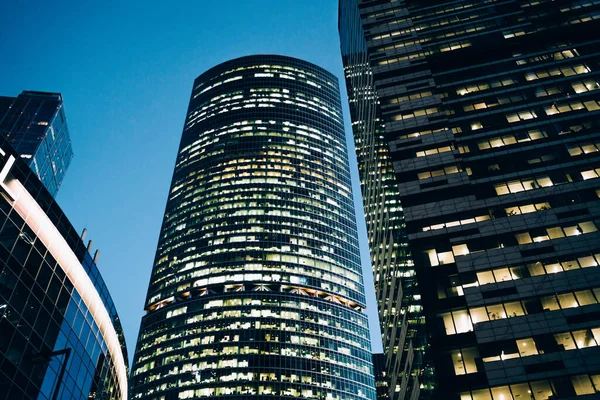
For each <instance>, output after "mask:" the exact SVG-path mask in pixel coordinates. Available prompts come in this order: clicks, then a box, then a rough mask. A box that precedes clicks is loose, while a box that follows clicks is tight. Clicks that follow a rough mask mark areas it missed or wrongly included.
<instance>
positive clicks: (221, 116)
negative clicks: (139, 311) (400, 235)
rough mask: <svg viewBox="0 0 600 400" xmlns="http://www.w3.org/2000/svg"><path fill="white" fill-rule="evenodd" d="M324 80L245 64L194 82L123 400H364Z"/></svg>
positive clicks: (270, 62)
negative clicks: (128, 389)
mask: <svg viewBox="0 0 600 400" xmlns="http://www.w3.org/2000/svg"><path fill="white" fill-rule="evenodd" d="M364 307H365V298H364V291H363V283H362V276H361V268H360V262H359V251H358V241H357V233H356V224H355V214H354V207H353V202H352V191H351V183H350V173H349V169H348V159H347V149H346V140H345V135H344V128H343V122H342V112H341V105H340V94H339V88H338V83H337V79H336V78H335V77H334V76H333V75H332V74H330V73H329V72H327V71H325V70H323V69H321V68H319V67H316V66H315V65H312V64H310V63H307V62H304V61H301V60H297V59H294V58H289V57H284V56H272V55H268V56H250V57H243V58H240V59H236V60H232V61H229V62H226V63H223V64H221V65H219V66H216V67H214V68H212V69H210V70H209V71H207V72H205V73H204V74H202V75H201V76H200V77H198V78H197V79H196V81H195V82H194V88H193V90H192V96H191V100H190V105H189V109H188V113H187V118H186V122H185V127H184V131H183V136H182V140H181V144H180V148H179V154H178V157H177V163H176V166H175V172H174V175H173V181H172V183H171V190H170V193H169V198H168V201H167V206H166V212H165V216H164V221H163V225H162V229H161V235H160V239H159V245H158V249H157V253H156V259H155V262H154V268H153V271H152V277H151V280H150V286H149V289H148V296H147V300H146V311H147V314H146V315H145V316H144V318H143V319H142V325H141V330H140V335H139V338H138V343H137V349H136V354H135V360H134V367H133V371H132V391H133V393H132V398H133V399H191V398H199V397H215V398H216V397H218V398H223V397H231V398H243V397H246V396H251V397H261V398H262V397H264V398H282V397H286V398H289V397H303V398H314V399H357V398H367V399H374V398H375V393H374V381H373V373H372V364H371V352H370V344H369V334H368V326H367V318H366V316H365V314H364V313H363V309H364Z"/></svg>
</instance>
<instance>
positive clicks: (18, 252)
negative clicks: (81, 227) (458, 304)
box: [0, 137, 128, 400]
mask: <svg viewBox="0 0 600 400" xmlns="http://www.w3.org/2000/svg"><path fill="white" fill-rule="evenodd" d="M0 194H1V195H0V226H1V229H0V398H3V399H11V400H30V399H31V400H34V399H35V400H54V399H77V400H79V399H103V400H113V399H117V400H126V399H127V366H128V364H127V351H126V348H125V339H124V337H123V332H122V330H121V323H120V321H119V317H118V315H117V311H116V309H115V306H114V304H113V302H112V299H111V297H110V295H109V294H108V290H107V288H106V285H105V284H104V281H103V279H102V277H101V276H100V273H99V271H98V268H97V267H96V260H95V259H94V258H92V256H91V255H90V253H89V252H88V249H87V248H86V246H85V245H84V244H83V241H82V239H81V238H80V237H79V235H78V234H77V232H75V230H74V228H73V227H72V226H71V224H70V223H69V221H68V219H67V218H66V216H65V215H64V214H63V212H62V211H61V209H60V208H59V206H58V205H57V203H56V202H55V201H54V199H53V198H52V196H51V195H50V194H49V193H48V191H46V190H44V189H43V185H42V182H40V180H39V179H38V177H37V176H36V175H35V173H34V172H33V171H32V170H31V169H30V168H29V166H28V165H27V164H26V162H25V161H24V160H22V159H21V158H20V157H19V154H18V153H17V152H15V151H14V150H13V149H12V147H11V145H10V144H9V143H8V141H7V140H5V139H4V137H0Z"/></svg>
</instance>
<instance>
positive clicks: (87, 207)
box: [0, 0, 381, 356]
mask: <svg viewBox="0 0 600 400" xmlns="http://www.w3.org/2000/svg"><path fill="white" fill-rule="evenodd" d="M1 3H3V4H2V5H0V60H1V62H0V95H5V96H16V95H18V94H19V93H20V92H21V91H22V90H40V91H53V92H61V93H62V94H63V98H64V101H65V110H66V115H67V119H68V124H69V129H70V133H71V139H72V143H73V152H74V153H75V156H74V158H73V161H72V163H71V166H70V168H69V170H68V172H67V175H66V178H65V180H64V182H63V186H62V188H61V189H60V191H59V194H58V202H59V204H60V205H61V207H62V209H63V210H64V211H65V213H66V214H67V216H68V217H69V219H70V220H71V222H72V223H73V225H74V226H75V227H76V228H77V229H78V230H80V231H81V230H82V229H83V228H84V227H86V228H88V231H89V232H88V236H87V238H88V239H92V240H93V242H94V249H96V248H99V249H100V253H101V254H100V259H99V265H98V267H99V268H100V271H101V272H102V274H103V276H104V279H105V280H106V283H107V285H108V287H109V289H110V291H111V294H112V297H113V299H114V301H115V303H116V306H117V310H118V312H119V315H120V317H121V320H122V322H123V327H124V330H125V334H126V338H127V345H128V348H129V353H130V356H131V355H133V352H134V348H135V342H136V339H137V334H138V329H139V324H140V319H141V317H142V313H143V304H144V300H145V296H146V290H147V287H148V281H149V279H150V271H151V269H152V263H153V260H154V253H155V250H156V244H157V241H158V234H159V230H160V225H161V222H162V216H163V212H164V208H165V203H166V199H167V192H168V190H169V184H170V181H171V174H172V171H173V166H174V164H175V157H176V155H177V149H178V145H179V139H180V136H181V131H182V127H183V123H184V118H185V113H186V110H187V105H188V100H189V95H190V92H191V89H192V83H193V81H194V79H195V78H196V77H197V76H198V75H200V74H201V73H202V72H204V71H205V70H207V69H208V68H210V67H212V66H214V65H216V64H218V63H221V62H223V61H226V60H228V59H231V58H236V57H240V56H244V55H249V54H258V53H274V54H285V55H289V56H293V57H298V58H301V59H304V60H307V61H310V62H312V63H315V64H317V65H320V66H322V67H324V68H326V69H328V70H329V71H331V72H333V73H335V74H336V75H337V76H338V78H339V79H340V84H341V89H342V104H343V105H344V113H345V116H344V117H345V122H346V131H347V133H348V134H349V133H350V117H349V115H348V107H347V101H346V94H345V86H344V82H343V71H342V61H341V57H340V51H339V37H338V33H337V0H303V1H292V0H270V1H267V0H243V1H242V0H229V1H218V2H217V1H209V0H196V1H179V2H174V1H110V0H109V1H102V2H88V1H71V0H62V1H56V2H54V1H44V0H13V1H3V2H1ZM350 146H351V148H350V160H351V168H352V174H353V181H354V192H355V197H356V200H357V202H356V205H357V217H358V222H359V224H358V226H359V234H360V239H361V254H362V258H363V268H364V270H365V287H366V290H367V299H368V306H369V308H370V310H369V317H370V324H371V332H372V333H371V336H372V338H373V349H374V350H375V351H381V340H380V338H379V333H378V331H379V329H378V328H377V324H378V323H377V315H376V311H375V302H374V297H373V279H372V275H371V271H370V265H369V257H368V249H367V242H366V235H365V228H364V218H363V213H362V203H361V202H360V189H359V187H358V181H357V170H356V166H355V157H354V147H353V146H352V143H350Z"/></svg>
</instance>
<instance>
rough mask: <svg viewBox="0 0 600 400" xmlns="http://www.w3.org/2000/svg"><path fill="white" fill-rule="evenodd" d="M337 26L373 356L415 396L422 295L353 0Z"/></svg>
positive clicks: (400, 390) (424, 380) (423, 377)
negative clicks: (376, 352) (375, 346)
mask: <svg viewBox="0 0 600 400" xmlns="http://www.w3.org/2000/svg"><path fill="white" fill-rule="evenodd" d="M339 32H340V39H341V50H342V58H343V62H344V75H345V77H346V85H347V88H348V99H349V101H350V115H351V118H352V130H353V133H354V143H355V148H356V157H357V161H358V169H359V176H360V183H361V190H362V195H363V205H364V214H365V219H366V225H367V235H368V239H369V248H370V252H371V265H372V269H373V278H374V283H375V294H376V296H377V306H378V311H379V322H380V327H381V338H382V343H383V350H384V353H383V355H381V356H378V360H379V363H380V364H382V365H383V366H382V368H383V369H384V371H385V373H384V374H383V375H382V379H386V380H388V385H387V388H388V390H389V391H390V393H389V396H390V398H395V397H397V398H401V399H403V398H405V397H406V396H409V398H411V396H419V393H420V391H421V390H422V389H424V393H423V395H425V394H427V393H428V392H430V391H431V389H432V387H433V370H432V368H431V366H430V363H428V362H427V361H426V360H425V350H426V348H427V333H426V329H425V319H424V315H423V313H422V307H421V295H420V293H419V290H418V282H417V279H416V275H415V265H414V262H413V259H412V255H411V253H410V249H409V247H408V238H407V235H406V225H405V222H404V211H403V209H402V204H401V202H400V193H399V191H398V186H397V183H396V178H395V175H394V168H393V166H392V159H391V156H390V154H389V151H388V148H387V145H386V143H385V140H384V137H383V134H384V132H385V124H384V121H383V118H382V116H381V109H380V108H379V106H378V105H379V103H378V94H377V92H376V90H375V86H374V83H373V70H372V68H371V65H370V63H369V55H368V46H367V41H366V39H365V35H364V30H363V26H362V22H361V14H360V10H359V7H358V0H353V1H341V2H340V5H339ZM382 358H383V360H381V359H382ZM378 390H382V389H381V386H380V387H378Z"/></svg>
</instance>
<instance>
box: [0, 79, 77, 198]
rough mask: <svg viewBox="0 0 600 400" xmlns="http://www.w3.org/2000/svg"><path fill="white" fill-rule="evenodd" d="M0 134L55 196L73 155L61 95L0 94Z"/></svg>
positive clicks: (34, 93) (38, 93) (35, 93)
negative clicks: (11, 95) (15, 95)
mask: <svg viewBox="0 0 600 400" xmlns="http://www.w3.org/2000/svg"><path fill="white" fill-rule="evenodd" d="M0 133H1V134H2V135H4V137H6V139H7V140H8V142H9V143H10V144H11V145H12V147H13V148H14V149H15V150H16V151H17V153H19V155H20V157H21V158H22V159H23V160H25V162H27V164H28V165H29V166H30V167H31V169H32V170H33V171H34V172H35V174H36V175H37V176H38V177H39V178H40V180H41V181H42V183H43V184H44V186H45V187H46V189H48V191H49V192H50V194H52V196H56V193H57V192H58V189H59V188H60V185H61V183H62V180H63V178H64V176H65V173H66V171H67V168H68V167H69V164H70V163H71V159H72V158H73V150H72V149H71V138H70V136H69V130H68V127H67V119H66V117H65V110H64V105H63V100H62V96H61V95H60V94H59V93H47V92H32V91H24V92H23V93H21V94H20V95H19V96H18V97H4V96H0Z"/></svg>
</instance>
